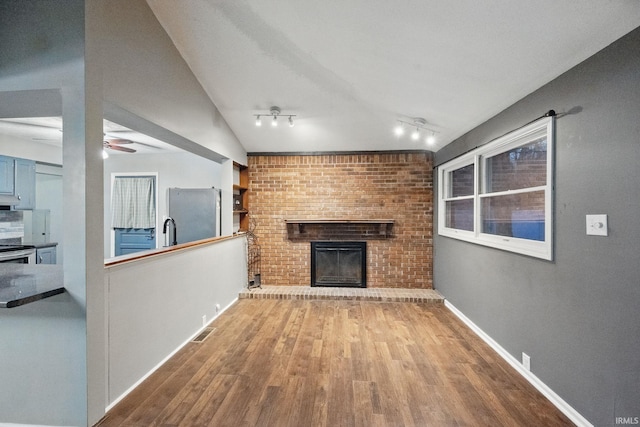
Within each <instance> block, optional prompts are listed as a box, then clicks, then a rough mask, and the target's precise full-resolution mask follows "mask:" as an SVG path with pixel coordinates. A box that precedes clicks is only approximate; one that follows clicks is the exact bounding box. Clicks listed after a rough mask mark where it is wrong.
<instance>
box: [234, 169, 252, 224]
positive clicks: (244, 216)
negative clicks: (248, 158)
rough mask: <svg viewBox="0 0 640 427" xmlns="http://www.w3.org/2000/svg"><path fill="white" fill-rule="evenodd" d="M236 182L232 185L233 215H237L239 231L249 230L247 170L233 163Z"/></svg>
mask: <svg viewBox="0 0 640 427" xmlns="http://www.w3.org/2000/svg"><path fill="white" fill-rule="evenodd" d="M233 167H234V168H235V169H236V170H237V177H238V178H237V179H238V182H237V183H234V184H233V214H234V215H238V222H239V227H240V228H239V230H240V231H247V230H248V229H249V168H248V167H247V166H245V165H241V164H239V163H236V162H233Z"/></svg>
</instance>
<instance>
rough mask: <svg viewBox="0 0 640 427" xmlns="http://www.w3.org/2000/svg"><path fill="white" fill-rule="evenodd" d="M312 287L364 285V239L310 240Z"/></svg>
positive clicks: (365, 279) (365, 275) (365, 264)
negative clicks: (351, 240)
mask: <svg viewBox="0 0 640 427" xmlns="http://www.w3.org/2000/svg"><path fill="white" fill-rule="evenodd" d="M311 286H337V287H351V288H366V287H367V242H333V241H328V242H311Z"/></svg>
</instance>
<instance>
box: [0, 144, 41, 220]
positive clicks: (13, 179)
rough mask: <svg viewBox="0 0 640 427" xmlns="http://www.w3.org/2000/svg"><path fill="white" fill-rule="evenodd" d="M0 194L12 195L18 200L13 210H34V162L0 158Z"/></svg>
mask: <svg viewBox="0 0 640 427" xmlns="http://www.w3.org/2000/svg"><path fill="white" fill-rule="evenodd" d="M0 194H6V195H12V196H15V197H17V198H18V199H20V202H19V203H18V204H17V205H15V206H14V207H13V209H16V210H30V209H35V207H36V206H35V205H36V162H35V161H33V160H27V159H16V158H14V157H9V156H0Z"/></svg>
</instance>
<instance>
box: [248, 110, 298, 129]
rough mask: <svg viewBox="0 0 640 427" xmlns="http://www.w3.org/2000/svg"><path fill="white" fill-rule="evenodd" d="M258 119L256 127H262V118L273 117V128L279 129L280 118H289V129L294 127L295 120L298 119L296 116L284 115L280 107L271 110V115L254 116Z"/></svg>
mask: <svg viewBox="0 0 640 427" xmlns="http://www.w3.org/2000/svg"><path fill="white" fill-rule="evenodd" d="M254 116H255V117H256V126H262V116H265V117H269V116H271V127H278V117H280V116H283V117H288V122H289V127H293V125H294V123H293V118H294V117H296V115H295V114H282V111H281V110H280V107H276V106H273V107H271V108H269V113H268V114H267V113H262V114H254Z"/></svg>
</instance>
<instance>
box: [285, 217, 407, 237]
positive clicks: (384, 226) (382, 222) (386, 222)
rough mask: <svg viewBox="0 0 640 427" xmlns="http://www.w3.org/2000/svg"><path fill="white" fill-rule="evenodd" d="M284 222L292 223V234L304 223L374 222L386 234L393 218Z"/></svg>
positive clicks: (296, 220)
mask: <svg viewBox="0 0 640 427" xmlns="http://www.w3.org/2000/svg"><path fill="white" fill-rule="evenodd" d="M284 222H285V223H287V226H288V225H289V224H291V225H292V227H293V234H294V235H299V234H300V230H301V227H302V226H303V225H304V224H326V225H332V224H337V225H341V224H374V225H378V228H379V230H380V235H381V236H388V235H389V233H390V232H391V227H392V226H393V224H394V223H395V220H393V219H326V218H324V219H323V218H320V219H285V220H284Z"/></svg>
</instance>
